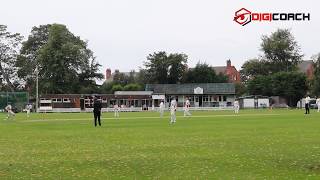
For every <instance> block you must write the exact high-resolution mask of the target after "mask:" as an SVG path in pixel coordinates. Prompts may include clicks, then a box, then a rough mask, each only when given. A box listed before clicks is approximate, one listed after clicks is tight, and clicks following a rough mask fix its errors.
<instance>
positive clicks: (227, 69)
mask: <svg viewBox="0 0 320 180" xmlns="http://www.w3.org/2000/svg"><path fill="white" fill-rule="evenodd" d="M212 68H213V69H214V71H215V72H216V74H224V75H226V76H228V77H229V82H230V83H239V82H241V80H240V73H239V71H238V70H237V69H236V68H235V67H234V66H232V64H231V60H230V59H229V60H227V66H214V67H212Z"/></svg>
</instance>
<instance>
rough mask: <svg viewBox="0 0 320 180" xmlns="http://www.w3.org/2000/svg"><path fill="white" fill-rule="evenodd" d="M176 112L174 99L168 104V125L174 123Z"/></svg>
mask: <svg viewBox="0 0 320 180" xmlns="http://www.w3.org/2000/svg"><path fill="white" fill-rule="evenodd" d="M176 110H177V101H176V100H175V99H174V97H172V98H171V103H170V115H171V117H170V124H174V123H176Z"/></svg>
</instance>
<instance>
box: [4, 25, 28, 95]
mask: <svg viewBox="0 0 320 180" xmlns="http://www.w3.org/2000/svg"><path fill="white" fill-rule="evenodd" d="M22 39H23V36H21V35H20V34H19V33H11V32H9V31H8V30H7V26H6V25H0V75H1V78H0V85H1V88H3V87H4V86H6V87H7V88H8V89H9V90H10V91H14V90H15V88H14V87H15V86H14V84H13V82H12V80H14V79H16V78H17V76H16V72H17V69H16V68H15V63H16V61H17V56H18V53H19V48H20V45H21V41H22Z"/></svg>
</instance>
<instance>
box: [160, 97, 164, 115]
mask: <svg viewBox="0 0 320 180" xmlns="http://www.w3.org/2000/svg"><path fill="white" fill-rule="evenodd" d="M159 112H160V117H161V118H162V117H163V112H164V102H163V101H161V103H160V105H159Z"/></svg>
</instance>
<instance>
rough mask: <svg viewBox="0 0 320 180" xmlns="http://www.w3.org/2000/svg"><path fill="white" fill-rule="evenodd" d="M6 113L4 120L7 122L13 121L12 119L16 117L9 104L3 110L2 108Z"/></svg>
mask: <svg viewBox="0 0 320 180" xmlns="http://www.w3.org/2000/svg"><path fill="white" fill-rule="evenodd" d="M4 109H5V110H6V111H7V113H8V114H7V118H6V119H5V120H8V119H13V117H14V116H15V115H16V114H15V113H14V112H13V111H12V106H11V104H8V105H7V106H6V107H5V108H4Z"/></svg>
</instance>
